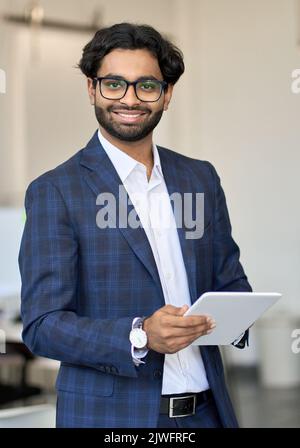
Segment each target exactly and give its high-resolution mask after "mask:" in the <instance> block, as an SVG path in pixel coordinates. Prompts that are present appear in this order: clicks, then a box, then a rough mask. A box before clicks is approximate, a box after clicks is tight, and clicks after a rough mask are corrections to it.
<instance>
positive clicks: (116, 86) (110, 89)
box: [93, 77, 168, 103]
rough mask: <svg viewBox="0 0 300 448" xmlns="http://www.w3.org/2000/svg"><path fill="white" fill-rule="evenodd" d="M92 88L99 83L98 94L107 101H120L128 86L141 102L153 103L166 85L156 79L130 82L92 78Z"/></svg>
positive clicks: (107, 78) (117, 79)
mask: <svg viewBox="0 0 300 448" xmlns="http://www.w3.org/2000/svg"><path fill="white" fill-rule="evenodd" d="M93 80H94V87H96V84H97V82H99V86H100V93H101V95H102V96H103V98H106V99H107V100H121V99H122V98H124V96H125V95H126V93H127V90H128V88H129V86H133V87H134V91H135V94H136V97H137V98H138V99H139V100H140V101H143V102H147V103H155V102H156V101H158V100H159V99H160V97H161V94H162V92H163V90H166V89H167V87H168V83H167V82H166V81H159V80H158V79H147V78H144V79H138V80H137V81H134V82H130V81H127V80H126V79H123V78H114V77H96V78H93Z"/></svg>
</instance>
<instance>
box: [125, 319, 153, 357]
mask: <svg viewBox="0 0 300 448" xmlns="http://www.w3.org/2000/svg"><path fill="white" fill-rule="evenodd" d="M144 320H145V318H139V319H138V320H137V321H136V322H135V324H134V328H133V329H132V330H131V332H130V334H129V340H130V342H131V344H132V345H133V347H134V348H136V349H138V350H141V349H144V348H146V346H147V342H148V338H147V334H146V332H145V331H144V330H143V328H142V327H143V322H144Z"/></svg>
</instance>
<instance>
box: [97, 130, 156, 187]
mask: <svg viewBox="0 0 300 448" xmlns="http://www.w3.org/2000/svg"><path fill="white" fill-rule="evenodd" d="M98 138H99V141H100V143H101V145H102V147H103V149H104V150H105V152H106V154H107V155H108V157H109V158H110V160H111V162H112V164H113V165H114V167H115V169H116V171H117V173H118V175H119V177H120V179H121V181H122V182H124V181H125V179H126V178H127V177H128V176H129V174H130V173H131V172H132V171H133V170H134V168H135V167H136V166H137V165H142V166H144V165H143V164H142V163H140V162H138V161H137V160H135V159H134V158H133V157H130V156H129V155H128V154H126V153H125V152H124V151H122V150H121V149H119V148H117V147H116V146H114V145H113V144H112V143H110V142H109V141H108V140H107V139H106V138H105V137H103V135H102V134H101V132H100V129H99V130H98ZM152 151H153V160H154V164H153V171H154V172H155V173H156V174H159V175H160V176H162V169H161V163H160V157H159V153H158V149H157V146H156V145H155V144H154V143H153V145H152Z"/></svg>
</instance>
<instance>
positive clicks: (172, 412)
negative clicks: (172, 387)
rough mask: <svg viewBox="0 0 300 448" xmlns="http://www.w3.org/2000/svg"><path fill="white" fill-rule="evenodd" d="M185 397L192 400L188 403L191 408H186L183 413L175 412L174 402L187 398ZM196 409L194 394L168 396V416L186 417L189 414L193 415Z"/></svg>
mask: <svg viewBox="0 0 300 448" xmlns="http://www.w3.org/2000/svg"><path fill="white" fill-rule="evenodd" d="M187 399H192V400H193V402H192V403H191V404H190V407H191V410H190V409H187V411H188V412H187V413H185V414H176V409H175V406H174V404H175V402H176V401H177V402H178V401H180V400H187ZM186 407H188V405H186ZM195 411H196V395H186V396H185V397H171V398H170V403H169V417H170V418H177V417H188V416H190V415H194V414H195Z"/></svg>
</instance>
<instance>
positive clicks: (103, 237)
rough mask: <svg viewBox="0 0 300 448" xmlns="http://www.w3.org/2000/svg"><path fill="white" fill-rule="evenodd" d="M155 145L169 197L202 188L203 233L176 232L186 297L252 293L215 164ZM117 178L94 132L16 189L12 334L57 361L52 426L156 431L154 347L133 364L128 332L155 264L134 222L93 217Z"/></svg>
mask: <svg viewBox="0 0 300 448" xmlns="http://www.w3.org/2000/svg"><path fill="white" fill-rule="evenodd" d="M158 149H159V154H160V158H161V164H162V170H163V173H164V177H165V181H166V185H167V188H168V191H169V194H172V193H173V192H179V193H182V194H183V193H187V192H188V193H191V192H192V193H196V192H201V193H204V194H205V221H204V225H205V227H204V235H203V237H202V238H200V239H186V238H185V234H184V233H185V231H186V229H185V228H184V227H183V228H182V229H180V228H178V233H179V238H180V243H181V248H182V252H183V257H184V262H185V266H186V271H187V276H188V281H189V288H190V294H191V300H192V302H194V301H195V300H196V299H197V298H198V297H199V296H200V295H201V294H202V293H204V292H206V291H251V287H250V285H249V283H248V281H247V277H246V276H245V273H244V271H243V268H242V266H241V264H240V262H239V248H238V246H237V245H236V243H235V242H234V240H233V239H232V236H231V225H230V221H229V216H228V212H227V207H226V202H225V197H224V193H223V190H222V188H221V185H220V179H219V177H218V175H217V173H216V171H215V169H214V167H213V166H212V165H211V164H210V163H209V162H206V161H199V160H194V159H191V158H188V157H185V156H183V155H181V154H177V153H175V152H173V151H170V150H168V149H165V148H161V147H159V148H158ZM120 184H121V180H120V178H119V176H118V174H117V172H116V170H115V168H114V167H113V165H112V163H111V161H110V159H109V158H108V156H107V155H106V153H105V151H104V149H103V148H102V147H101V145H100V143H99V140H98V136H97V133H95V134H94V136H93V137H92V139H91V140H90V141H89V143H88V144H87V146H86V147H85V148H84V149H82V150H81V151H79V152H78V153H77V154H75V155H74V156H73V157H72V158H70V159H69V160H68V161H66V162H65V163H63V164H62V165H60V166H58V167H57V168H55V169H54V170H52V171H49V172H47V173H45V174H43V175H42V176H40V177H39V178H37V179H36V180H34V181H33V182H32V183H31V184H30V186H29V187H28V190H27V193H26V199H25V206H26V214H27V220H26V224H25V230H24V234H23V238H22V243H21V248H20V255H19V266H20V272H21V277H22V306H21V312H22V319H23V325H24V329H23V339H24V342H25V344H26V345H27V346H28V348H29V349H30V350H31V351H32V352H33V353H34V354H36V355H40V356H45V357H49V358H53V359H57V360H59V361H60V362H61V367H60V371H59V374H58V378H57V392H58V400H57V426H58V427H110V428H112V427H127V428H128V427H135V428H137V427H156V423H157V418H158V414H159V404H160V395H161V388H162V373H163V363H164V355H162V354H159V353H156V352H154V351H150V352H149V353H148V355H147V357H146V358H145V360H146V364H145V365H141V366H139V367H136V366H135V365H134V363H133V361H132V357H131V346H130V342H129V338H128V336H129V332H130V329H131V325H132V320H133V318H134V317H136V316H148V315H151V314H152V313H153V312H154V311H156V310H157V309H158V308H160V307H162V306H164V305H165V302H164V297H163V292H162V288H161V284H160V280H159V276H158V271H157V267H156V264H155V261H154V258H153V254H152V251H151V247H150V245H149V242H148V239H147V237H146V234H145V232H144V230H143V229H142V228H140V227H139V228H137V229H132V228H130V227H127V228H106V229H101V228H99V227H98V226H97V224H96V214H97V211H98V210H99V208H100V207H99V206H98V205H97V204H96V198H97V196H98V195H99V193H101V192H111V193H113V194H114V195H115V197H116V198H118V189H119V185H120ZM131 207H132V206H131ZM117 209H118V207H117ZM246 339H247V334H246V335H245V337H244V339H243V340H242V341H241V343H240V344H239V346H240V347H243V346H244V344H245V340H246ZM200 350H201V354H202V358H203V362H204V365H205V369H206V372H207V377H208V381H209V384H210V387H211V390H212V392H213V394H214V397H215V401H216V405H217V408H218V411H219V414H220V418H221V421H222V423H223V425H224V426H225V427H235V426H237V421H236V417H235V414H234V411H233V408H232V405H231V401H230V398H229V395H228V392H227V389H226V385H225V381H224V372H223V366H222V361H221V357H220V353H219V349H218V347H216V346H206V347H205V346H203V347H201V348H200Z"/></svg>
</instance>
